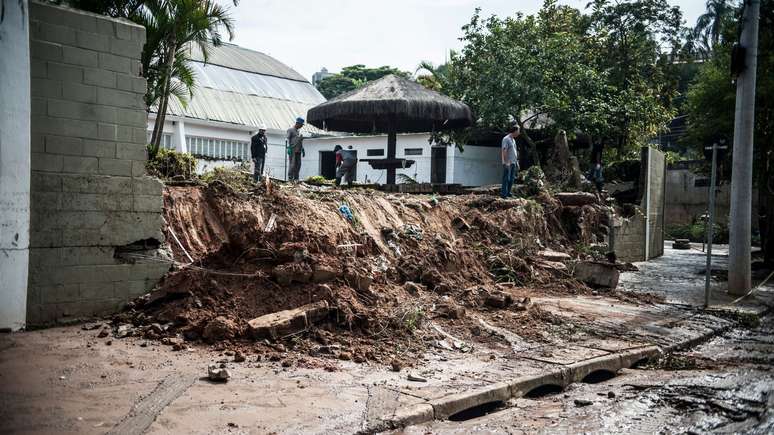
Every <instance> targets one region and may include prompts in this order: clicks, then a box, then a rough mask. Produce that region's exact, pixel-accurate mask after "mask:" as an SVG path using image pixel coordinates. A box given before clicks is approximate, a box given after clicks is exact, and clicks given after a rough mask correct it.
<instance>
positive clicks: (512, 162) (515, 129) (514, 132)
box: [500, 125, 520, 198]
mask: <svg viewBox="0 0 774 435" xmlns="http://www.w3.org/2000/svg"><path fill="white" fill-rule="evenodd" d="M519 133H520V132H519V126H518V125H514V126H511V127H510V128H508V134H506V135H505V137H503V140H502V144H501V147H500V160H501V161H502V164H503V186H502V188H501V189H500V196H501V197H502V198H509V197H510V196H511V189H512V188H513V180H514V179H515V178H516V174H518V172H519V154H518V152H517V151H516V138H517V137H519Z"/></svg>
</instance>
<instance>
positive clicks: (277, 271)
mask: <svg viewBox="0 0 774 435" xmlns="http://www.w3.org/2000/svg"><path fill="white" fill-rule="evenodd" d="M164 202H165V220H166V223H167V240H168V242H169V245H170V248H171V250H172V252H173V255H174V258H175V260H176V261H177V262H178V265H177V266H176V267H174V268H173V269H174V270H173V271H172V272H170V273H169V274H168V275H167V276H166V277H165V278H164V280H163V281H162V283H161V284H160V286H159V287H158V289H157V290H156V291H154V292H153V293H151V294H149V295H146V296H145V297H143V298H140V299H138V300H137V301H135V302H134V303H133V304H132V306H131V309H130V310H128V311H127V312H125V313H123V314H122V318H123V319H124V321H129V322H132V323H134V325H135V326H137V327H138V329H139V330H141V331H142V334H144V335H145V336H146V337H148V338H166V339H167V340H169V339H170V337H176V338H182V339H185V340H188V341H204V342H208V343H220V344H222V343H224V342H225V343H227V344H228V346H248V347H250V346H252V347H257V348H260V347H263V348H265V350H267V351H273V350H277V349H280V350H283V349H284V348H285V346H288V345H289V346H292V347H294V348H295V349H296V350H300V351H301V352H309V353H314V352H318V353H319V352H323V353H326V352H327V353H330V354H331V355H335V356H337V357H340V358H342V359H350V358H351V359H354V360H356V361H365V360H374V359H376V360H382V361H383V362H385V363H386V362H389V361H390V360H391V359H392V358H395V357H396V351H395V349H396V348H400V349H401V350H400V353H401V355H410V354H411V352H412V351H417V352H419V351H421V350H422V349H423V348H424V345H425V344H424V343H423V340H422V339H421V338H422V336H423V335H425V334H427V333H428V332H427V331H428V330H429V328H428V327H427V325H428V320H431V321H434V320H435V319H443V321H445V322H447V326H449V327H451V328H452V329H453V330H456V331H457V332H458V333H460V334H463V335H464V336H468V337H469V336H471V333H470V332H471V331H472V332H473V335H475V332H476V328H477V326H476V325H478V324H479V322H478V320H475V319H473V317H472V316H470V313H475V316H476V317H477V318H480V319H488V320H487V321H491V322H492V323H493V324H499V326H509V327H512V326H514V324H521V325H526V326H529V327H528V328H527V329H525V331H528V332H525V333H524V334H525V335H530V334H531V335H532V336H534V337H535V338H538V339H539V336H540V332H539V330H540V325H542V324H544V323H547V322H548V323H551V322H555V323H556V322H559V321H558V320H556V319H551V318H550V316H549V315H548V314H547V313H545V312H543V311H542V310H540V309H539V307H535V306H530V299H529V298H530V297H531V296H534V295H539V294H545V293H586V292H590V291H591V290H590V289H589V288H588V287H586V286H585V285H583V284H581V283H579V282H577V281H576V280H574V279H573V278H572V277H571V276H570V275H569V273H568V271H567V268H566V267H565V265H564V263H562V262H561V260H562V259H566V258H570V257H572V258H579V257H583V256H584V255H585V254H584V253H582V252H583V251H584V250H585V249H586V248H585V247H588V246H590V245H592V244H595V243H597V242H601V241H602V239H603V238H604V235H605V234H606V232H607V228H606V225H607V216H608V215H607V208H606V207H604V206H602V205H601V204H599V203H597V202H593V203H588V201H586V203H584V204H582V205H563V204H562V202H560V201H559V200H557V199H555V198H554V197H552V196H551V195H549V194H548V193H542V194H540V195H538V196H537V197H535V198H533V199H529V200H528V199H509V200H502V199H499V198H496V197H493V196H489V195H460V196H445V197H430V196H419V195H396V194H385V193H380V192H375V191H370V190H359V189H353V190H346V191H339V190H330V189H328V188H316V187H310V186H306V185H301V186H296V187H291V186H274V189H273V190H272V191H271V192H268V193H267V192H266V191H265V190H260V191H254V192H251V193H236V192H233V191H231V190H230V189H228V188H227V187H225V186H223V185H219V184H217V183H215V184H211V185H210V186H208V187H201V186H194V187H168V188H167V189H166V190H165V193H164ZM576 248H577V250H576ZM578 251H581V252H578ZM546 252H549V253H551V252H553V256H552V255H547V254H545V253H546ZM541 253H542V254H541ZM566 254H569V256H568V255H566ZM555 256H559V257H560V258H559V260H557V258H554V257H555ZM309 304H313V305H314V306H315V307H321V306H322V307H324V309H323V311H319V313H321V314H319V313H318V312H317V311H316V313H318V314H315V316H316V317H315V319H314V321H312V317H311V314H308V313H307V314H305V315H304V318H303V319H302V320H303V322H306V323H303V322H302V323H303V324H301V326H300V327H296V328H295V329H294V328H293V325H294V322H296V320H297V319H295V318H293V319H291V318H290V317H288V319H289V320H288V319H286V320H287V321H286V322H285V323H286V324H285V325H284V326H285V327H286V328H285V329H282V330H281V331H282V333H280V334H275V333H274V332H276V331H273V332H272V334H270V335H271V336H267V337H264V336H259V335H257V333H256V331H257V329H256V328H252V330H251V326H250V324H249V322H250V321H251V320H252V319H256V318H259V317H261V316H265V315H269V314H271V313H276V312H280V311H282V310H292V309H296V308H299V307H304V306H310V305H309ZM315 304H316V305H315ZM503 311H508V312H510V313H511V315H509V316H502V315H499V314H497V313H499V312H503ZM282 315H284V314H282ZM282 315H281V316H280V317H282ZM288 316H289V315H288ZM294 319H295V320H294ZM264 320H265V318H264ZM262 321H263V320H262ZM253 326H254V325H253ZM256 338H257V339H258V340H255V339H256ZM264 338H268V340H264ZM418 338H419V339H418ZM277 343H285V344H284V345H278V344H277ZM332 343H334V344H333V345H332ZM278 346H279V347H278ZM331 349H334V350H331ZM342 349H344V350H342Z"/></svg>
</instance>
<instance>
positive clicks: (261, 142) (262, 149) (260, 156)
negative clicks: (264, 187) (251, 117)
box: [250, 125, 269, 181]
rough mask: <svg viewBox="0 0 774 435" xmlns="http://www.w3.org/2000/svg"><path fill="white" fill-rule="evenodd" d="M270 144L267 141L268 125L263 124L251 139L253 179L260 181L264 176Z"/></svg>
mask: <svg viewBox="0 0 774 435" xmlns="http://www.w3.org/2000/svg"><path fill="white" fill-rule="evenodd" d="M268 148H269V146H268V143H267V142H266V127H265V126H263V125H261V126H260V127H258V133H256V134H255V135H254V136H253V137H252V138H251V139H250V157H251V158H252V159H253V163H254V168H253V179H254V180H255V181H260V180H261V177H263V165H264V163H265V162H266V151H267V150H268Z"/></svg>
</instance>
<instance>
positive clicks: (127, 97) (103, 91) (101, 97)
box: [97, 88, 145, 110]
mask: <svg viewBox="0 0 774 435" xmlns="http://www.w3.org/2000/svg"><path fill="white" fill-rule="evenodd" d="M97 102H98V103H99V104H104V105H106V106H115V107H124V108H127V109H141V110H145V102H144V100H143V96H142V94H137V93H134V92H126V91H119V90H117V89H108V88H99V90H98V91H97Z"/></svg>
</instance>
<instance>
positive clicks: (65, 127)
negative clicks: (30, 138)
mask: <svg viewBox="0 0 774 435" xmlns="http://www.w3.org/2000/svg"><path fill="white" fill-rule="evenodd" d="M32 131H35V132H37V133H47V134H52V135H57V136H70V137H82V138H88V139H97V134H98V131H97V123H96V122H93V121H81V120H78V119H63V118H52V117H45V116H33V117H32Z"/></svg>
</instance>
